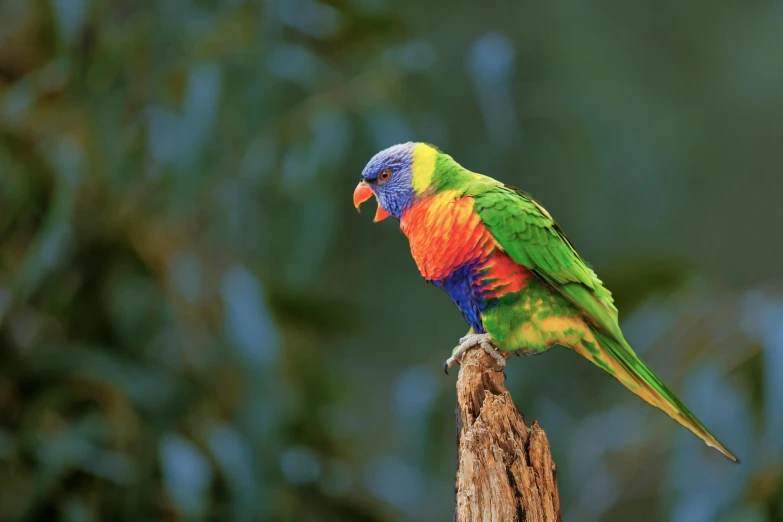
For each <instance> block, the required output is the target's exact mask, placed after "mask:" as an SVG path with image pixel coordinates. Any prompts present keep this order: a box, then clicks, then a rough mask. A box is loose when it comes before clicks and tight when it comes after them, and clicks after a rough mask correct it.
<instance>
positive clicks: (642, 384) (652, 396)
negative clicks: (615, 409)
mask: <svg viewBox="0 0 783 522" xmlns="http://www.w3.org/2000/svg"><path fill="white" fill-rule="evenodd" d="M591 330H592V329H591ZM593 334H594V336H595V337H594V339H595V341H596V342H595V343H593V342H591V340H590V339H587V338H585V339H584V340H583V342H582V344H581V345H580V346H577V347H574V348H573V349H574V351H576V352H577V353H579V354H580V355H582V356H583V357H585V358H587V359H589V360H590V361H592V362H593V363H594V364H596V365H597V366H599V367H601V368H603V369H604V370H605V371H607V372H608V373H610V374H612V375H614V377H615V378H616V379H617V380H618V381H620V382H621V383H622V384H623V385H624V386H625V387H626V388H628V389H629V390H631V391H632V392H634V393H635V394H636V395H638V396H639V397H641V398H642V399H644V400H645V401H646V402H647V403H649V404H651V405H652V406H655V407H656V408H659V409H660V410H663V411H664V412H666V413H667V414H668V415H669V416H670V417H671V418H673V419H674V420H676V421H677V422H679V423H680V424H681V425H682V426H684V427H685V428H687V429H688V430H690V431H691V432H692V433H693V434H694V435H696V436H697V437H699V438H700V439H701V440H703V441H704V442H705V443H706V444H707V445H708V446H711V447H713V448H715V449H716V450H718V451H720V452H721V453H722V454H723V455H724V456H725V457H726V458H728V459H729V460H732V461H733V462H739V460H738V459H737V457H735V456H734V455H733V454H732V453H731V452H730V451H729V450H728V449H726V447H725V446H724V445H723V444H721V443H720V442H719V441H718V439H716V438H715V437H714V436H713V435H712V434H711V433H710V432H709V431H707V428H705V427H704V425H703V424H702V423H701V422H700V421H699V419H697V418H696V416H695V415H694V414H693V413H691V411H690V410H689V409H688V408H687V406H685V404H683V403H682V401H680V399H678V398H677V396H676V395H674V393H672V392H671V391H670V390H669V388H667V387H666V385H665V384H664V383H663V382H662V381H661V380H660V379H659V378H658V376H657V375H655V373H653V371H652V370H651V369H650V368H649V367H648V366H647V365H646V364H645V363H644V362H643V361H642V360H641V359H639V357H637V356H636V354H635V353H634V352H633V350H632V349H631V347H630V346H628V344H627V343H625V342H624V341H623V342H622V343H621V342H618V341H616V340H615V339H613V338H611V337H609V336H607V335H603V334H601V333H600V332H597V331H595V330H593Z"/></svg>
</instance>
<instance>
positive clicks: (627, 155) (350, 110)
mask: <svg viewBox="0 0 783 522" xmlns="http://www.w3.org/2000/svg"><path fill="white" fill-rule="evenodd" d="M408 140H424V141H430V142H433V143H436V144H437V145H438V146H440V147H441V148H442V149H443V150H445V151H447V152H449V153H451V154H452V155H453V156H455V157H456V158H457V159H458V160H459V161H460V162H462V163H463V164H464V165H465V166H467V167H468V168H470V169H472V170H475V171H478V172H482V173H485V174H488V175H491V176H493V177H496V178H498V179H501V180H503V181H506V182H509V183H512V184H514V185H517V186H520V187H523V188H525V189H526V190H528V191H530V192H532V193H533V194H534V195H535V196H536V197H537V198H538V199H539V200H540V201H542V202H543V203H544V205H546V207H547V208H548V209H549V210H550V211H551V212H552V214H553V215H554V216H555V217H556V218H557V219H558V221H559V222H560V224H561V225H562V227H563V228H564V229H565V230H566V231H567V233H568V234H569V236H570V237H571V239H572V240H573V242H574V244H575V245H576V247H577V248H578V249H579V251H580V252H581V253H582V255H583V256H584V257H585V258H586V259H587V260H588V261H590V262H591V263H592V264H593V266H594V267H595V268H596V270H597V272H598V274H599V276H600V277H601V278H602V279H604V281H605V282H606V283H607V285H608V286H609V287H610V288H611V289H612V290H613V291H614V293H615V296H616V298H617V303H618V305H619V307H620V310H621V319H622V326H623V327H624V329H625V331H626V333H627V337H628V339H629V340H630V341H631V343H632V345H633V346H635V347H636V349H637V350H638V351H639V352H640V354H641V355H642V356H643V357H644V358H645V359H646V360H647V361H648V362H649V363H650V365H651V366H652V367H653V368H654V369H655V370H656V371H658V372H659V373H660V375H661V376H662V377H663V378H664V380H666V381H667V382H668V383H670V384H671V387H672V388H673V389H674V390H676V391H677V392H678V393H679V394H680V395H681V397H682V398H683V399H684V400H685V402H686V403H688V404H689V405H691V407H692V409H693V410H694V411H695V412H696V413H697V415H699V416H700V417H701V418H702V420H703V421H704V422H705V423H706V424H707V426H709V427H710V428H711V429H712V430H713V431H714V432H715V433H716V434H717V436H718V437H719V438H720V439H721V440H723V441H724V442H725V443H726V444H727V445H728V447H729V448H731V449H732V450H733V451H734V452H735V453H736V454H737V455H739V456H740V458H741V459H742V460H743V463H742V464H741V465H739V466H737V465H732V464H731V463H729V462H728V461H726V460H725V459H724V458H723V457H721V456H720V455H719V454H718V453H717V452H715V451H712V450H709V449H708V448H706V446H704V445H703V444H702V443H701V442H700V441H698V440H697V439H695V438H694V437H693V436H691V435H690V434H689V433H687V432H686V431H685V430H683V429H682V428H680V427H679V426H678V425H677V424H675V423H674V422H672V421H671V420H670V419H669V418H668V417H667V416H666V415H664V414H662V413H660V412H658V411H656V410H653V409H652V408H650V407H648V406H646V405H644V404H643V403H642V402H640V401H639V400H638V399H637V398H635V397H634V396H633V395H632V394H630V393H629V392H627V391H626V390H625V389H624V388H622V387H621V386H620V385H619V384H617V383H616V382H615V381H614V380H613V379H611V378H610V377H609V376H608V375H606V374H604V373H602V372H601V371H600V370H599V369H597V368H595V367H593V366H592V365H591V364H589V363H588V362H587V361H584V360H582V359H580V358H579V357H578V356H576V355H574V354H572V353H568V352H566V351H565V350H561V349H556V350H552V351H550V352H549V353H547V354H546V355H543V356H541V357H536V358H532V357H528V358H520V359H516V358H515V359H513V360H511V361H510V365H509V367H508V371H507V375H508V381H507V383H508V387H509V389H510V390H511V392H512V394H513V396H514V399H515V401H516V403H517V404H518V406H519V407H520V409H521V410H522V411H524V412H525V414H526V416H527V417H528V419H538V420H539V422H540V423H541V425H542V426H543V427H544V429H545V430H546V432H547V434H548V435H549V439H550V441H551V444H552V451H553V453H554V457H555V460H556V462H557V464H558V478H559V482H560V490H561V498H562V504H563V515H564V520H565V521H567V522H569V521H579V522H581V521H588V522H590V521H599V520H602V521H628V520H633V521H640V522H648V521H649V522H655V521H667V520H671V521H675V522H702V521H704V522H706V521H718V522H727V521H743V522H744V521H748V522H762V521H770V522H772V521H780V520H783V284H781V283H783V275H781V274H782V272H781V266H782V265H783V245H782V241H781V240H783V232H782V231H781V228H782V227H783V210H781V208H780V202H781V193H783V3H781V2H780V1H779V0H778V1H742V2H741V1H732V0H717V1H713V2H675V1H661V2H654V3H647V2H625V1H620V0H614V1H611V0H610V1H596V2H576V1H566V0H555V1H549V2H535V1H532V0H525V1H521V2H457V3H455V2H421V1H413V0H407V1H400V2H393V1H391V0H334V1H325V0H320V1H319V0H266V1H262V0H244V1H243V0H232V1H224V2H218V1H206V0H203V1H196V0H166V1H160V2H152V1H130V0H124V1H121V0H111V1H97V0H93V1H90V0H49V1H46V0H3V1H2V2H0V520H3V521H5V520H35V521H37V520H62V521H69V522H70V521H73V522H82V521H84V522H88V521H99V520H101V521H103V520H107V521H108V520H111V521H137V520H138V521H147V520H149V521H156V520H187V521H217V520H220V521H228V520H231V521H233V520H236V521H256V520H262V521H267V520H268V521H284V522H285V521H296V522H300V521H303V522H308V521H326V522H329V521H347V522H352V521H414V522H417V521H422V522H425V521H441V520H450V519H451V516H452V513H453V500H454V499H453V494H454V491H453V488H454V486H453V476H454V470H455V427H454V406H455V398H454V377H453V376H452V377H446V376H444V375H443V374H442V372H441V369H440V365H441V363H442V361H443V360H444V359H445V358H446V357H447V356H448V354H449V351H450V350H451V348H452V347H453V346H454V344H455V342H456V340H457V339H458V338H459V337H460V336H461V335H462V334H464V333H465V331H466V327H465V324H464V323H463V321H462V319H461V317H460V315H459V313H458V312H457V311H456V309H454V307H453V306H452V304H451V303H450V302H449V300H448V298H447V297H446V296H445V295H444V294H442V293H441V292H440V291H438V290H437V289H435V288H433V287H430V286H427V285H425V284H424V283H423V282H422V281H421V278H420V277H419V275H418V273H417V270H416V268H415V265H414V263H413V261H412V260H411V258H410V254H409V252H408V248H407V244H406V241H405V238H404V236H403V235H402V234H401V233H400V232H399V231H398V229H397V227H396V225H395V223H393V222H392V220H388V221H386V222H383V223H381V224H377V225H376V224H373V223H372V222H371V216H372V209H368V210H370V212H364V213H362V214H361V215H357V214H356V212H355V211H354V209H353V206H352V204H351V194H352V192H353V188H354V186H355V183H356V182H357V181H358V177H359V172H360V171H361V169H362V167H363V165H364V163H365V162H366V161H367V160H368V159H369V158H370V157H371V155H372V154H374V153H375V152H376V151H377V150H379V149H381V148H384V147H386V146H389V145H392V144H394V143H396V142H400V141H408ZM372 206H373V204H369V205H368V207H372Z"/></svg>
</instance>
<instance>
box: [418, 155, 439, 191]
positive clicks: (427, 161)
mask: <svg viewBox="0 0 783 522" xmlns="http://www.w3.org/2000/svg"><path fill="white" fill-rule="evenodd" d="M437 159H438V151H437V150H435V149H433V148H432V147H430V146H429V145H427V144H426V143H419V144H418V145H416V148H415V149H413V190H415V191H416V193H417V194H421V193H422V192H424V191H425V190H427V188H428V187H429V186H430V183H431V182H432V174H433V173H434V172H435V161H437Z"/></svg>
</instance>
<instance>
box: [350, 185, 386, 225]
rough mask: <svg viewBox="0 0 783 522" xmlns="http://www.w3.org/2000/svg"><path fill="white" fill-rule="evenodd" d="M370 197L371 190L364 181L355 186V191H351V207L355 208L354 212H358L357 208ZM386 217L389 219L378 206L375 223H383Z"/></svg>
mask: <svg viewBox="0 0 783 522" xmlns="http://www.w3.org/2000/svg"><path fill="white" fill-rule="evenodd" d="M372 195H373V194H372V189H370V186H369V185H368V184H367V182H366V181H364V180H362V181H361V182H359V184H358V185H356V190H354V191H353V206H354V207H356V210H359V206H360V205H361V204H362V203H364V202H365V201H367V200H368V199H370V198H371V197H372ZM387 217H389V213H388V212H386V211H385V210H383V208H381V206H380V205H378V210H376V211H375V219H374V221H375V222H376V223H377V222H378V221H383V220H384V219H386V218H387Z"/></svg>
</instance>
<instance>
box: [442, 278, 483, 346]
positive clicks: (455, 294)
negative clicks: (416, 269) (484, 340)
mask: <svg viewBox="0 0 783 522" xmlns="http://www.w3.org/2000/svg"><path fill="white" fill-rule="evenodd" d="M478 270H479V269H478V267H476V266H475V265H471V264H466V265H463V266H461V267H459V268H458V269H457V270H455V271H453V272H452V273H451V274H449V275H448V276H447V277H445V278H444V279H440V280H437V281H430V282H431V283H433V284H435V285H437V286H439V287H441V288H443V289H444V290H445V291H446V293H447V294H449V297H451V300H452V301H454V304H455V305H457V308H459V311H460V312H462V316H463V317H464V318H465V321H467V322H468V324H469V325H470V326H471V328H473V331H474V332H476V333H485V331H484V324H483V322H482V321H481V312H482V310H483V309H484V307H485V306H486V305H485V303H484V302H483V300H482V299H481V298H480V297H479V296H478V295H476V293H475V288H474V286H473V281H474V280H475V279H476V278H477V277H478Z"/></svg>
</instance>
